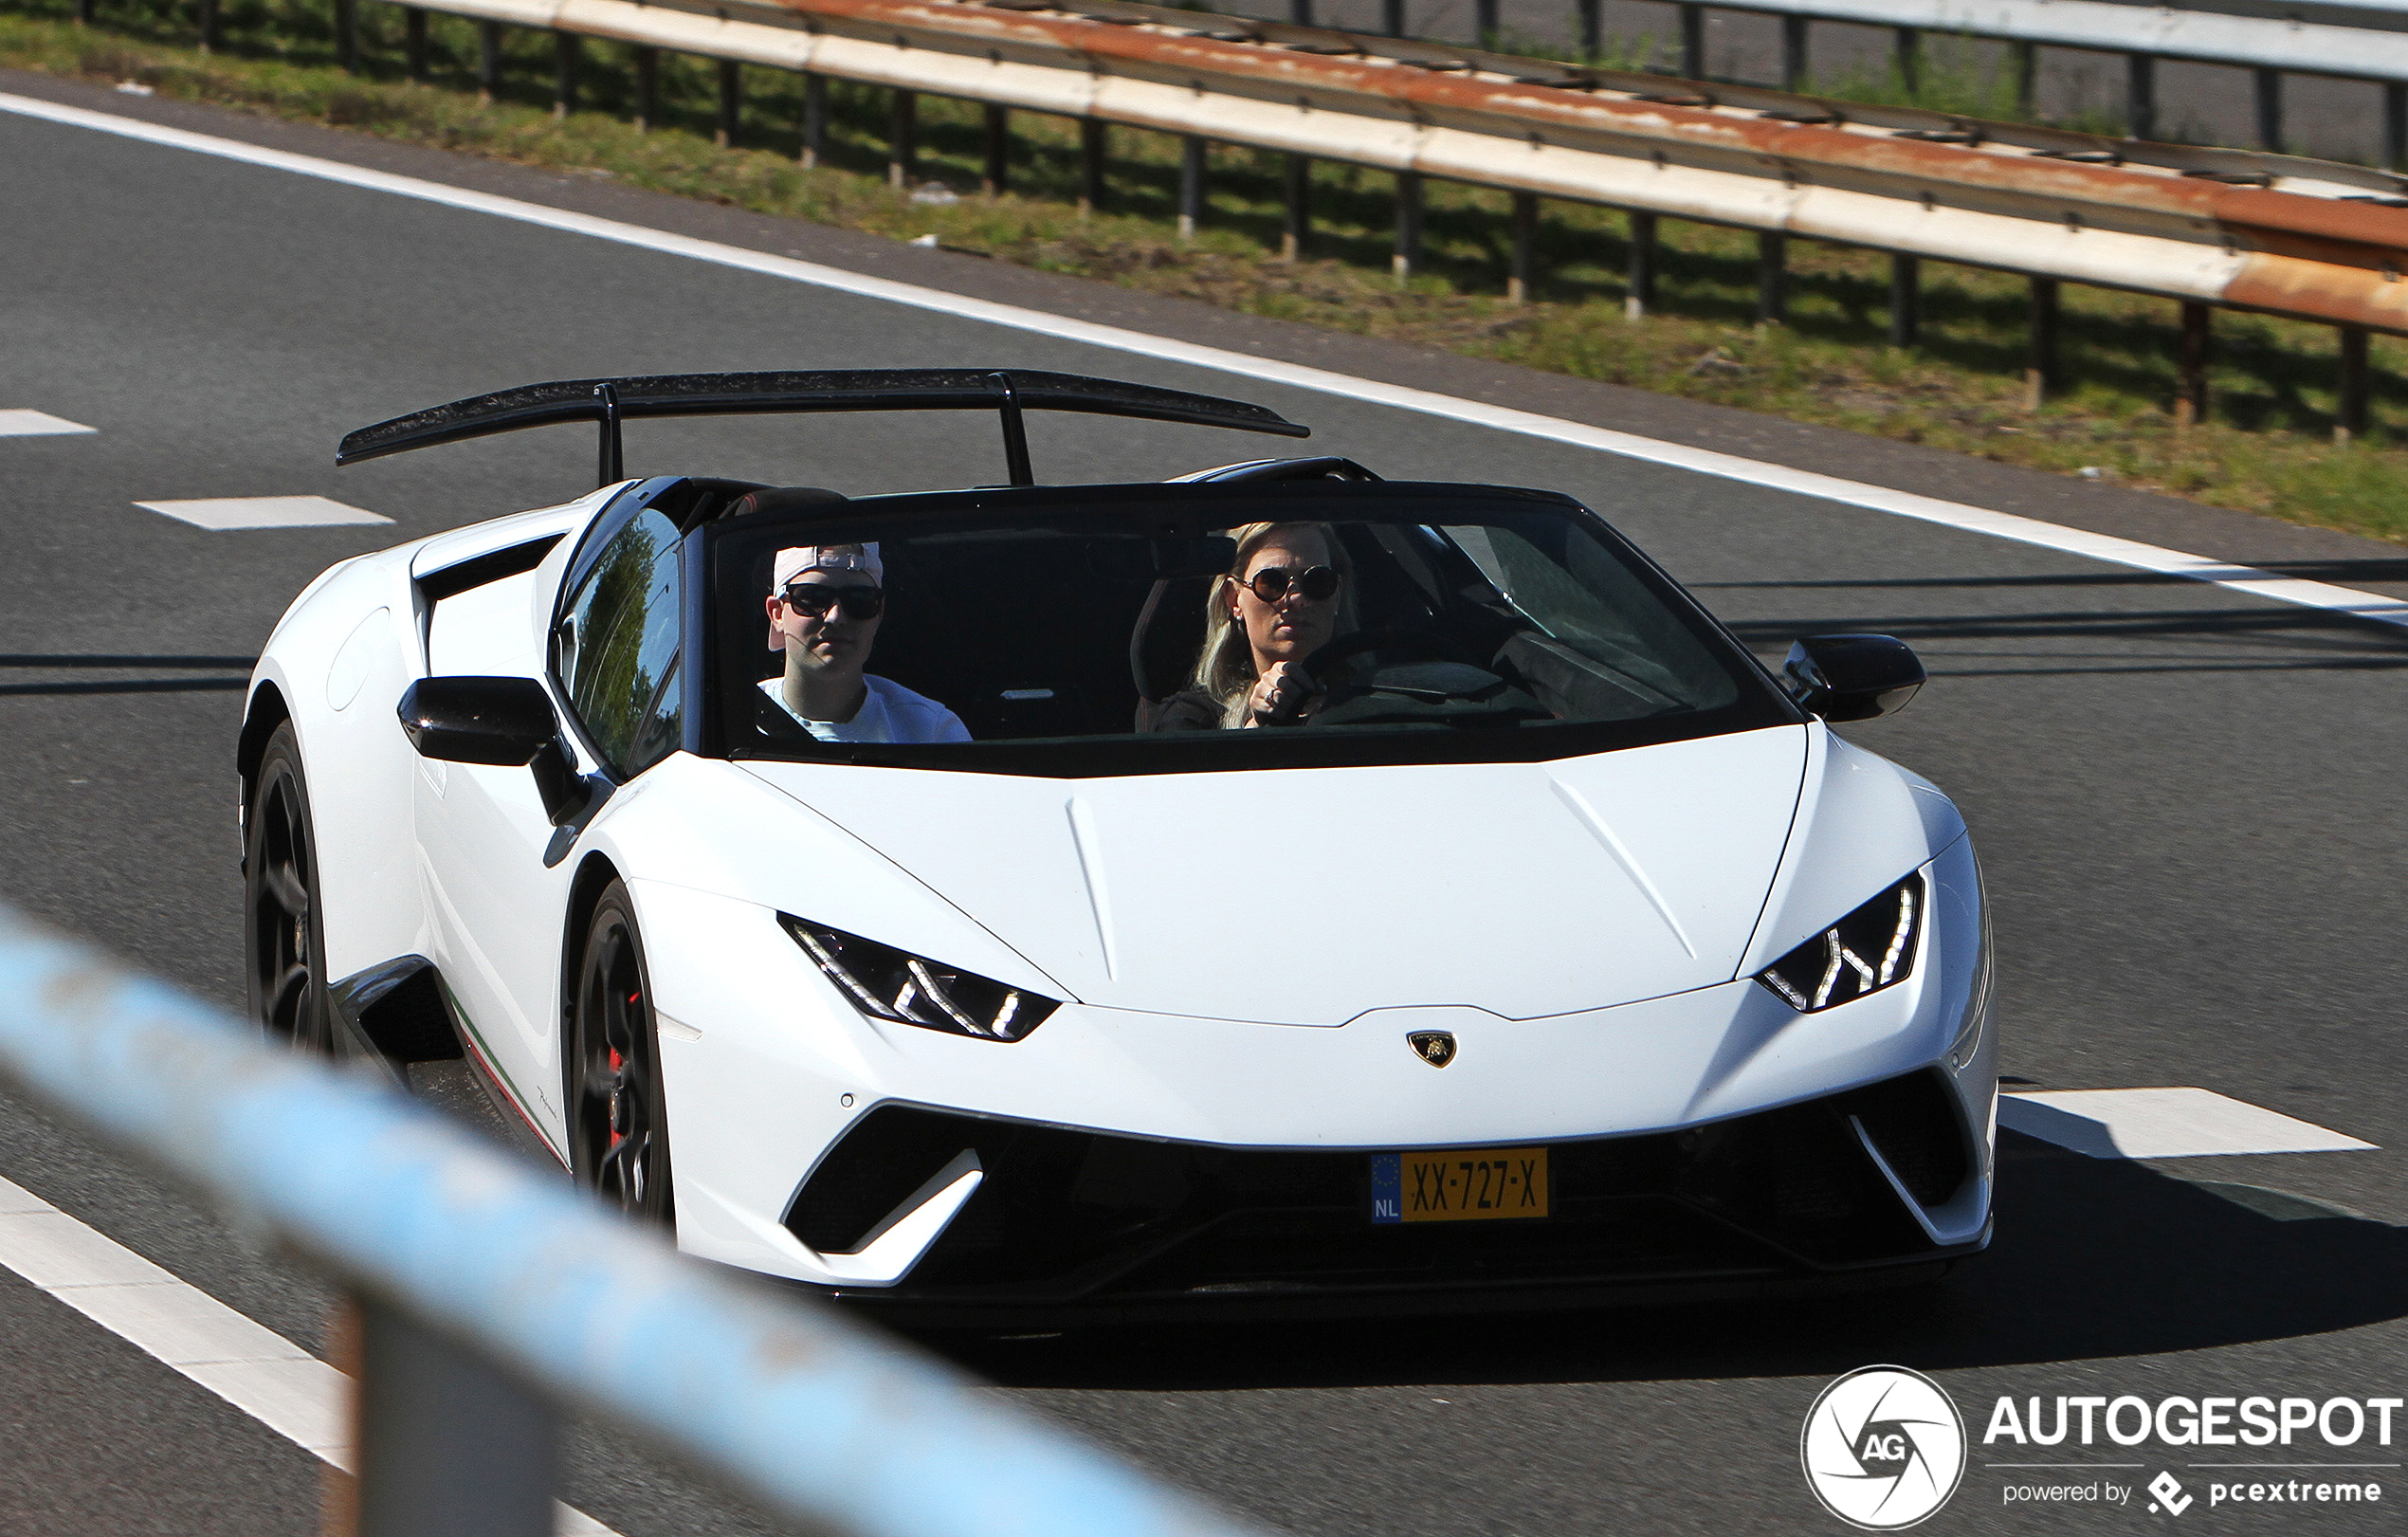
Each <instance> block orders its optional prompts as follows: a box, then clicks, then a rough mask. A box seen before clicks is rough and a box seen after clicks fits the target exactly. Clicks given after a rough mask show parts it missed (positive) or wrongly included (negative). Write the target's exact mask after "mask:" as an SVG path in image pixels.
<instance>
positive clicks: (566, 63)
mask: <svg viewBox="0 0 2408 1537" xmlns="http://www.w3.org/2000/svg"><path fill="white" fill-rule="evenodd" d="M584 54H585V40H584V39H583V38H580V37H579V36H577V35H576V33H575V32H555V33H553V34H552V116H554V117H556V118H565V117H567V116H568V115H569V114H570V113H572V112H575V110H576V109H577V63H578V61H579V60H580V59H581V58H583V56H584Z"/></svg>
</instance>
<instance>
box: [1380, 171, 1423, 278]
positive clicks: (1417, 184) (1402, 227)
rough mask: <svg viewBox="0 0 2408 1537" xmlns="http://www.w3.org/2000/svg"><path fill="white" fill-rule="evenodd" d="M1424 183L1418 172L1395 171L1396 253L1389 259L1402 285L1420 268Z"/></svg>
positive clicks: (1390, 265)
mask: <svg viewBox="0 0 2408 1537" xmlns="http://www.w3.org/2000/svg"><path fill="white" fill-rule="evenodd" d="M1421 211H1422V184H1421V173H1420V172H1418V171H1399V172H1397V173H1396V255H1395V256H1394V257H1392V258H1390V260H1389V264H1388V265H1389V270H1390V271H1392V272H1394V273H1395V274H1396V284H1397V285H1398V286H1399V287H1401V286H1403V285H1404V284H1405V283H1406V282H1407V281H1408V280H1409V279H1411V278H1412V277H1413V275H1414V273H1416V272H1419V271H1420V270H1421Z"/></svg>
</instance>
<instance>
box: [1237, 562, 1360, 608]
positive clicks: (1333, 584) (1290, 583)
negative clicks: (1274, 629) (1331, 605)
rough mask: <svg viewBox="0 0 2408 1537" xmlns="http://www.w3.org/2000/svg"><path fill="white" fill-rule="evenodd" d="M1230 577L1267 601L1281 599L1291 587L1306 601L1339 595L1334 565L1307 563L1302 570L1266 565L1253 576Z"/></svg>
mask: <svg viewBox="0 0 2408 1537" xmlns="http://www.w3.org/2000/svg"><path fill="white" fill-rule="evenodd" d="M1230 579H1231V581H1234V582H1236V583H1237V585H1238V586H1240V587H1243V588H1245V589H1246V590H1247V591H1249V592H1250V593H1252V594H1253V595H1255V596H1256V597H1259V598H1261V599H1262V600H1263V601H1264V602H1266V603H1276V602H1278V601H1279V600H1280V599H1281V598H1283V597H1286V595H1287V594H1288V592H1289V590H1290V589H1291V588H1292V589H1293V590H1294V591H1295V593H1296V595H1297V596H1299V597H1301V598H1303V599H1304V601H1305V602H1307V603H1320V602H1323V601H1326V600H1327V599H1329V598H1332V597H1335V596H1337V595H1338V568H1337V567H1335V566H1306V567H1305V568H1304V570H1302V571H1297V570H1294V569H1292V568H1290V567H1287V566H1265V567H1264V568H1263V569H1262V570H1260V571H1258V572H1256V573H1254V575H1252V576H1232V577H1231V578H1230Z"/></svg>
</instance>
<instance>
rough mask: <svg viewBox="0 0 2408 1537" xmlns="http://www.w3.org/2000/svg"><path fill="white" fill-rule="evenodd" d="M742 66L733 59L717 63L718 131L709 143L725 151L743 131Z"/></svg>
mask: <svg viewBox="0 0 2408 1537" xmlns="http://www.w3.org/2000/svg"><path fill="white" fill-rule="evenodd" d="M743 121H744V66H743V65H742V64H739V63H737V62H736V61H735V60H733V59H721V61H720V62H719V129H718V131H717V132H716V133H714V134H712V135H711V141H712V142H713V143H715V144H718V145H719V146H720V147H721V148H722V149H725V148H729V147H731V146H733V145H734V144H735V142H736V140H737V137H738V136H739V134H740V133H742V131H743Z"/></svg>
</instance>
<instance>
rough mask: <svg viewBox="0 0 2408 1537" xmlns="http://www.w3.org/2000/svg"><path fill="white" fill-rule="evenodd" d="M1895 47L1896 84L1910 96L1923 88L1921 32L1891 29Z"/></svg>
mask: <svg viewBox="0 0 2408 1537" xmlns="http://www.w3.org/2000/svg"><path fill="white" fill-rule="evenodd" d="M1892 31H1893V33H1894V38H1895V42H1896V46H1897V57H1898V83H1899V84H1901V85H1903V86H1905V87H1906V93H1907V94H1908V95H1909V96H1911V95H1913V94H1914V93H1915V92H1916V91H1918V90H1921V89H1922V88H1923V32H1922V31H1921V30H1920V29H1919V28H1917V27H1895V28H1892Z"/></svg>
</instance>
